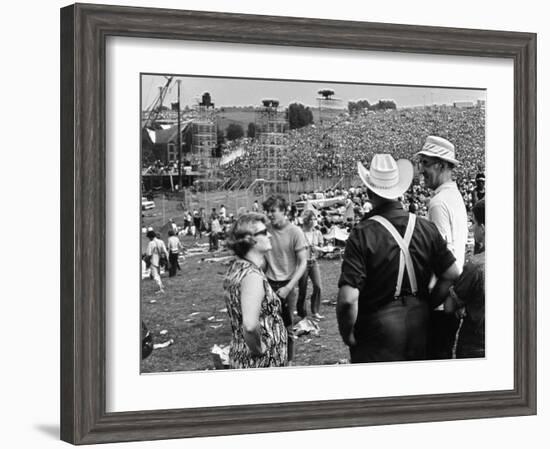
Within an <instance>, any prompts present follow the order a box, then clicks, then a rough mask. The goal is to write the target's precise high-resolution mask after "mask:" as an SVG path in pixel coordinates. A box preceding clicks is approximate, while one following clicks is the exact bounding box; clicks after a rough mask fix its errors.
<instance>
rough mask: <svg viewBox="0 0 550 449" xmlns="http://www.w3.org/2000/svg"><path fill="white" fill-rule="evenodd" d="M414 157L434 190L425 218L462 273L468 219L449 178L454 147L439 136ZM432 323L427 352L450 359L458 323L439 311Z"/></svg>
mask: <svg viewBox="0 0 550 449" xmlns="http://www.w3.org/2000/svg"><path fill="white" fill-rule="evenodd" d="M416 154H417V156H418V158H419V159H418V166H419V172H420V174H422V175H423V177H424V184H425V186H426V187H427V188H429V189H431V190H434V191H435V195H434V196H433V197H432V199H431V200H430V204H429V206H428V219H429V220H430V221H432V222H433V223H434V224H435V225H436V226H437V229H438V230H439V232H440V234H441V235H442V236H443V238H444V239H445V241H446V242H447V248H448V249H449V250H450V251H451V252H452V253H453V255H454V256H455V258H456V262H455V263H456V264H457V266H458V269H459V271H462V267H463V266H464V257H465V253H466V240H467V238H468V216H467V213H466V206H465V205H464V200H463V199H462V195H461V194H460V191H459V190H458V187H457V185H456V183H455V182H454V181H453V178H452V175H453V169H454V167H455V166H457V165H458V164H459V162H458V160H457V159H456V157H455V147H454V145H453V144H452V143H451V142H449V141H448V140H446V139H443V138H442V137H436V136H428V138H427V139H426V143H425V144H424V146H423V147H422V150H420V151H419V152H418V153H416ZM439 285H440V287H441V289H446V288H448V287H450V285H446V283H440V284H439ZM434 296H436V297H441V295H434ZM434 306H439V304H434ZM432 322H433V323H434V329H433V333H432V337H431V340H432V341H431V343H433V350H432V351H430V353H431V354H430V357H431V358H450V354H451V349H452V342H453V339H454V335H455V332H456V326H457V325H458V323H457V322H455V320H454V317H452V316H444V315H443V311H442V310H436V311H434V317H433V319H432Z"/></svg>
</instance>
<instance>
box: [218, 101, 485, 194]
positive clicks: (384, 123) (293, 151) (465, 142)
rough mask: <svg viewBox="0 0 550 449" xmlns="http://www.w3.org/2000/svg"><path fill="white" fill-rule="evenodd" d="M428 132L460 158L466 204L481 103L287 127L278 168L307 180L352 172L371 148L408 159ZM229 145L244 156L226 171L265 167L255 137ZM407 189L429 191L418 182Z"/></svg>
mask: <svg viewBox="0 0 550 449" xmlns="http://www.w3.org/2000/svg"><path fill="white" fill-rule="evenodd" d="M427 135H438V136H441V137H444V138H446V139H448V140H450V141H451V142H453V144H454V145H455V147H456V149H457V154H458V157H459V159H460V161H461V164H460V166H459V167H458V168H457V169H456V170H455V177H456V182H457V184H458V187H459V189H460V190H461V192H462V193H463V195H464V198H465V201H466V203H467V204H468V203H469V204H471V198H470V199H469V198H468V195H469V193H468V192H469V191H471V190H472V189H473V188H474V187H475V182H474V179H475V176H476V175H477V174H478V173H483V172H484V170H485V152H484V151H485V110H484V109H483V108H480V107H472V108H453V107H432V108H414V109H397V110H387V111H378V112H368V113H365V114H361V115H358V116H354V117H351V116H348V115H345V116H340V117H337V118H335V119H334V120H333V121H331V122H328V123H326V124H322V125H310V126H307V127H304V128H300V129H296V130H292V131H290V132H289V133H288V134H286V135H285V138H284V140H283V142H282V148H284V150H283V153H284V154H285V157H284V158H283V159H282V160H281V163H280V168H281V172H282V173H284V174H285V177H286V178H287V179H289V180H306V179H308V178H309V177H310V176H311V175H312V174H316V175H318V176H326V177H338V176H346V175H349V176H353V175H355V173H356V170H357V166H356V164H357V161H363V162H365V161H368V160H370V159H371V158H372V156H373V154H374V153H390V154H392V155H393V156H394V157H395V158H396V159H398V158H408V159H412V158H413V155H414V154H415V153H416V152H417V151H418V150H419V149H420V148H421V146H422V144H423V141H424V139H425V138H426V136H427ZM233 145H235V146H239V145H240V147H242V148H244V150H245V156H244V157H241V158H239V159H237V160H235V161H233V162H232V163H231V164H229V165H228V166H227V167H226V176H229V177H234V178H244V177H247V176H251V175H252V173H254V170H256V169H259V168H262V167H264V166H265V148H264V147H262V146H261V145H260V144H259V143H258V142H257V141H255V140H253V139H246V140H243V141H242V142H237V143H234V144H233ZM411 193H414V194H415V197H419V196H422V195H426V196H427V194H428V192H427V191H424V190H423V189H422V186H420V185H419V184H418V183H416V184H415V185H414V186H413V189H412V191H411Z"/></svg>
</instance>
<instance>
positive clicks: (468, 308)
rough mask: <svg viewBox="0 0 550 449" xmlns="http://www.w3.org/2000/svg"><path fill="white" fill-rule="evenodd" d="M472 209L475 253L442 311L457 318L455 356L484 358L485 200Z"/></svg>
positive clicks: (452, 288) (451, 290) (452, 289)
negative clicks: (476, 251)
mask: <svg viewBox="0 0 550 449" xmlns="http://www.w3.org/2000/svg"><path fill="white" fill-rule="evenodd" d="M472 212H473V225H472V229H473V231H474V240H475V242H476V245H477V246H478V248H479V252H478V253H477V254H475V255H473V256H472V258H471V259H470V260H469V261H468V262H467V263H466V265H465V266H464V270H463V271H462V274H461V275H460V277H459V278H458V280H457V281H456V283H455V285H454V286H453V287H451V289H450V297H449V298H448V299H447V301H446V302H445V311H446V312H454V313H455V314H456V316H457V317H458V318H459V319H460V326H459V329H458V331H457V333H456V339H455V344H454V348H453V353H454V354H453V356H454V357H456V358H473V357H485V199H482V200H480V201H478V202H477V203H476V204H475V205H474V207H473V209H472Z"/></svg>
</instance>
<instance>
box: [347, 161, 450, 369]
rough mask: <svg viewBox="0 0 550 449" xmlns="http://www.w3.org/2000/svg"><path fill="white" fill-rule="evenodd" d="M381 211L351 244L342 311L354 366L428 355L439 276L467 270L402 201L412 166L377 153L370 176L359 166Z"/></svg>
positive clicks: (436, 233) (361, 225) (430, 226)
mask: <svg viewBox="0 0 550 449" xmlns="http://www.w3.org/2000/svg"><path fill="white" fill-rule="evenodd" d="M358 170H359V176H360V178H361V180H362V181H363V183H364V184H365V185H366V186H367V189H368V195H369V199H370V200H371V202H372V204H373V206H374V208H373V210H372V211H371V212H369V213H368V214H366V215H365V216H364V217H363V219H362V220H361V221H360V222H359V223H358V224H357V225H356V226H355V227H354V228H353V230H352V231H351V233H350V236H349V238H348V240H347V242H346V249H345V252H344V261H343V263H342V272H341V275H340V280H339V282H338V287H339V292H338V304H337V308H336V313H337V318H338V327H339V330H340V335H341V336H342V339H343V340H344V343H346V344H347V345H348V346H349V348H350V355H351V362H352V363H362V362H383V361H398V360H422V359H426V357H427V333H428V320H429V312H430V309H431V306H430V293H429V290H428V285H429V282H430V279H431V277H432V275H433V274H435V275H436V276H437V278H438V280H439V281H442V282H443V281H453V280H455V279H456V278H457V277H458V275H459V271H458V268H457V266H456V265H455V263H454V262H455V257H454V256H453V254H452V253H451V252H450V251H449V250H448V249H447V245H446V243H445V241H444V240H443V238H442V237H441V235H440V233H439V231H438V230H437V227H436V226H435V225H434V224H433V223H431V222H429V221H428V220H426V219H424V218H421V217H417V216H416V215H414V214H410V213H408V212H406V211H405V210H404V209H403V206H402V204H401V202H400V201H398V197H400V196H401V195H403V194H404V193H405V192H406V190H407V189H408V188H409V186H410V184H411V182H412V177H413V166H412V164H411V162H410V161H408V160H405V159H400V160H399V161H397V162H396V161H395V160H394V159H393V157H392V156H391V155H389V154H376V155H374V157H373V159H372V162H371V166H370V170H369V171H368V170H366V169H365V167H364V166H363V165H362V164H361V163H360V162H359V163H358Z"/></svg>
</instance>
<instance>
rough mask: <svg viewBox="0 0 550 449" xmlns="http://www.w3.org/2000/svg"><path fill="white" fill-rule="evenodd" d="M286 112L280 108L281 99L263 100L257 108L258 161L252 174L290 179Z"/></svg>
mask: <svg viewBox="0 0 550 449" xmlns="http://www.w3.org/2000/svg"><path fill="white" fill-rule="evenodd" d="M287 131H288V121H287V117H286V112H285V111H281V110H279V101H277V100H263V101H262V106H260V107H258V108H257V109H256V140H257V142H258V146H259V148H258V161H257V165H256V167H257V168H256V173H252V176H254V177H256V178H261V179H265V180H266V181H270V182H273V185H276V183H277V182H281V183H282V182H283V181H286V180H287V179H288V167H287V148H288V147H287V142H286V133H287Z"/></svg>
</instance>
